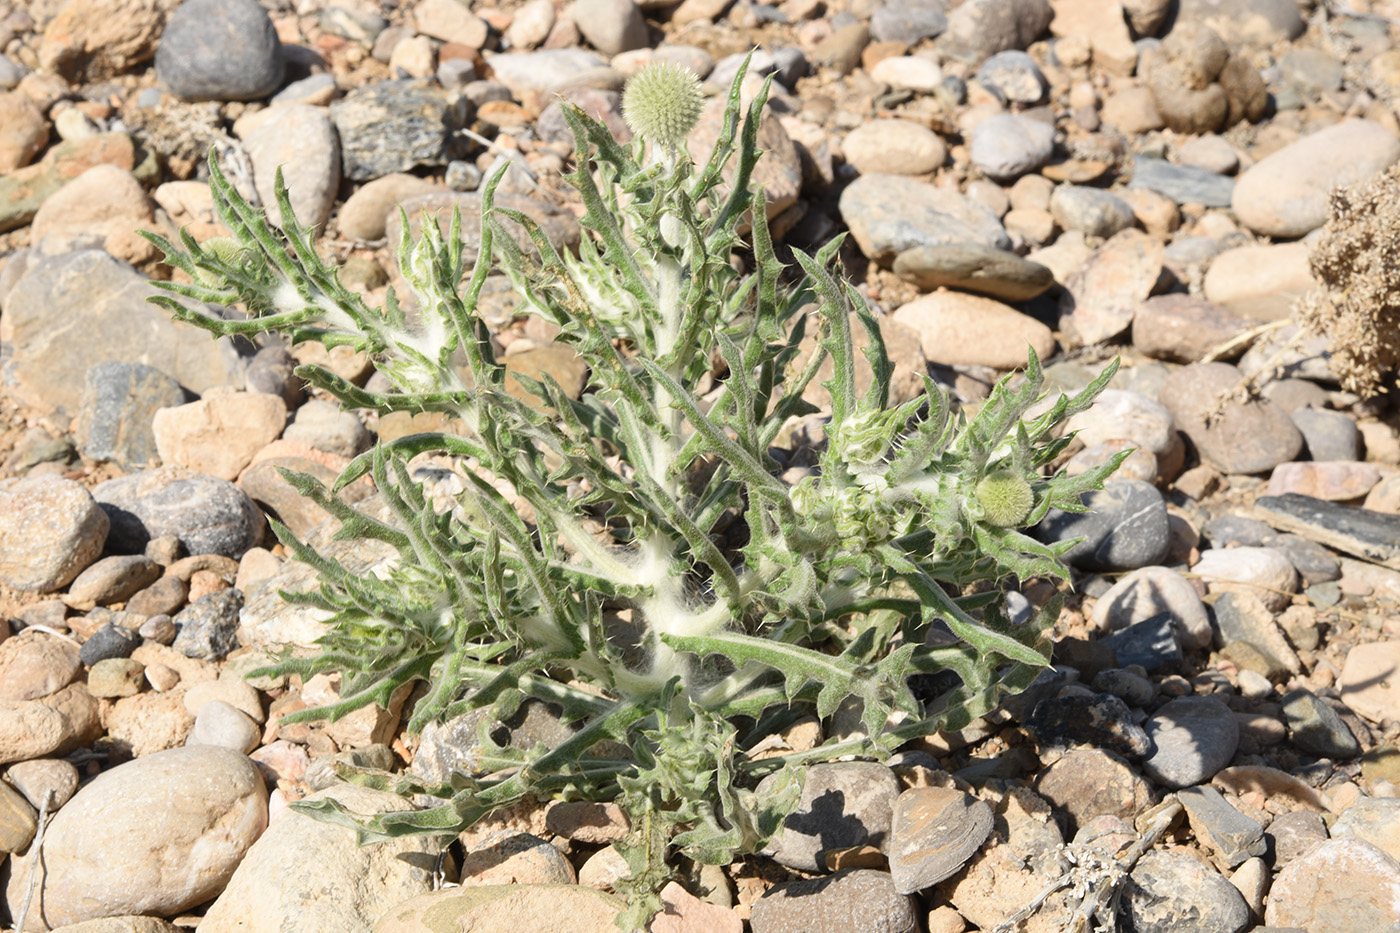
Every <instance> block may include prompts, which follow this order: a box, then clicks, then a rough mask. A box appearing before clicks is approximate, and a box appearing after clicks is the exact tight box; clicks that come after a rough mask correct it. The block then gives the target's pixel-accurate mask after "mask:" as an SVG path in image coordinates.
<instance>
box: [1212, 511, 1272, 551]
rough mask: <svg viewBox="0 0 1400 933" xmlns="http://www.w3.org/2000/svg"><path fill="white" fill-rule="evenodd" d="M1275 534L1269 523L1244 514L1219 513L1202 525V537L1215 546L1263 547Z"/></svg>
mask: <svg viewBox="0 0 1400 933" xmlns="http://www.w3.org/2000/svg"><path fill="white" fill-rule="evenodd" d="M1273 535H1274V530H1273V529H1272V528H1270V527H1269V526H1268V525H1266V524H1264V523H1263V522H1261V521H1259V520H1257V519H1253V518H1246V517H1245V516H1243V515H1234V514H1231V515H1217V516H1216V517H1215V518H1212V519H1211V520H1210V521H1208V522H1206V523H1205V525H1203V526H1202V527H1201V537H1202V538H1204V539H1205V540H1206V541H1208V542H1209V543H1210V546H1211V547H1213V548H1227V547H1263V545H1264V541H1265V540H1266V539H1268V538H1271V537H1273Z"/></svg>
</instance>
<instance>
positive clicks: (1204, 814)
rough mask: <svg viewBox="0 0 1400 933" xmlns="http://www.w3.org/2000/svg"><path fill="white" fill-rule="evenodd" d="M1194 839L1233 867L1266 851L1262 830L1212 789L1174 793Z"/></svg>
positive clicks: (1196, 789)
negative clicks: (1188, 822) (1194, 836)
mask: <svg viewBox="0 0 1400 933" xmlns="http://www.w3.org/2000/svg"><path fill="white" fill-rule="evenodd" d="M1176 796H1177V799H1179V800H1180V801H1181V805H1182V806H1183V807H1185V808H1186V815H1187V817H1188V818H1189V819H1190V821H1191V829H1192V831H1194V832H1195V834H1196V838H1197V839H1198V840H1200V841H1201V842H1204V843H1205V844H1206V845H1208V846H1210V847H1212V848H1213V849H1215V850H1216V851H1217V852H1218V853H1220V857H1221V858H1223V859H1224V860H1225V862H1226V863H1227V864H1228V865H1229V866H1230V867H1231V868H1234V867H1236V866H1238V865H1239V864H1240V863H1242V862H1244V861H1245V860H1246V859H1249V858H1253V857H1254V856H1256V855H1258V856H1262V855H1263V854H1264V853H1265V852H1266V851H1267V849H1268V841H1267V840H1266V839H1265V838H1264V827H1263V826H1261V825H1259V823H1258V822H1256V821H1255V820H1252V819H1250V818H1249V817H1247V816H1245V815H1244V814H1243V813H1241V812H1240V811H1238V810H1236V809H1235V808H1234V807H1232V806H1230V804H1229V803H1227V802H1226V800H1225V798H1224V797H1222V796H1221V794H1220V791H1218V790H1216V789H1215V788H1214V787H1208V786H1207V787H1183V788H1182V789H1181V790H1179V791H1177V792H1176Z"/></svg>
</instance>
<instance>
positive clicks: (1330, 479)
mask: <svg viewBox="0 0 1400 933" xmlns="http://www.w3.org/2000/svg"><path fill="white" fill-rule="evenodd" d="M1294 423H1295V424H1296V423H1297V422H1296V420H1295V422H1294ZM1380 478H1381V474H1380V471H1379V470H1377V469H1376V468H1375V467H1374V466H1372V465H1371V464H1369V463H1354V462H1346V461H1324V462H1318V461H1294V462H1290V463H1280V464H1279V465H1278V466H1276V467H1274V471H1273V473H1272V474H1270V476H1269V486H1268V489H1267V494H1268V495H1270V496H1282V495H1285V494H1287V493H1298V494H1300V495H1304V496H1312V497H1313V498H1315V499H1327V500H1329V501H1332V502H1346V501H1348V500H1351V499H1360V498H1361V497H1362V496H1364V495H1366V493H1368V492H1370V491H1371V487H1373V486H1375V485H1376V483H1378V482H1380Z"/></svg>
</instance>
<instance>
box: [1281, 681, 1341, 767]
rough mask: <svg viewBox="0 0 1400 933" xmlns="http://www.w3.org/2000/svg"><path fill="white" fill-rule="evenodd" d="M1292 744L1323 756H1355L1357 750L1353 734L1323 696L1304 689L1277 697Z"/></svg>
mask: <svg viewBox="0 0 1400 933" xmlns="http://www.w3.org/2000/svg"><path fill="white" fill-rule="evenodd" d="M1279 702H1280V703H1281V704H1282V706H1283V716H1284V719H1286V720H1287V722H1288V729H1289V731H1290V732H1291V733H1292V736H1293V744H1295V745H1297V746H1298V747H1299V748H1301V749H1302V750H1303V751H1305V752H1309V753H1311V754H1314V755H1318V756H1320V757H1325V758H1355V757H1356V756H1357V755H1359V754H1361V746H1360V744H1359V743H1358V742H1357V741H1356V736H1354V735H1352V732H1351V730H1350V729H1349V728H1347V724H1346V723H1345V722H1343V721H1342V717H1341V716H1339V715H1338V714H1337V711H1336V710H1335V709H1333V708H1332V707H1331V706H1330V705H1328V703H1327V702H1326V701H1325V700H1322V699H1320V698H1319V697H1318V696H1316V695H1315V694H1313V693H1311V692H1310V691H1307V690H1302V689H1299V690H1293V691H1290V692H1289V693H1285V694H1284V695H1283V697H1282V698H1281V699H1280V701H1279Z"/></svg>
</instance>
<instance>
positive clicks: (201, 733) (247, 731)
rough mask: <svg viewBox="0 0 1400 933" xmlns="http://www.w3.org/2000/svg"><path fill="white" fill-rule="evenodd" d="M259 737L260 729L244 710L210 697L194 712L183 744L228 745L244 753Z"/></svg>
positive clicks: (256, 742) (256, 745)
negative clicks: (190, 726) (191, 723)
mask: <svg viewBox="0 0 1400 933" xmlns="http://www.w3.org/2000/svg"><path fill="white" fill-rule="evenodd" d="M261 739H262V731H261V730H260V729H259V728H258V727H257V724H256V723H254V722H253V720H251V719H249V718H248V714H247V713H244V712H243V711H241V710H237V709H234V708H233V707H232V706H229V705H228V704H227V703H225V702H224V701H223V700H210V701H209V702H207V703H205V704H204V705H203V706H201V707H200V710H199V713H198V714H196V715H195V717H194V728H193V729H191V730H190V734H189V737H188V738H186V739H185V744H186V745H212V746H216V747H218V748H231V749H233V750H234V751H238V752H242V753H243V754H245V755H246V754H248V753H249V752H251V751H253V749H255V748H257V747H258V744H259V742H260V741H261Z"/></svg>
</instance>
